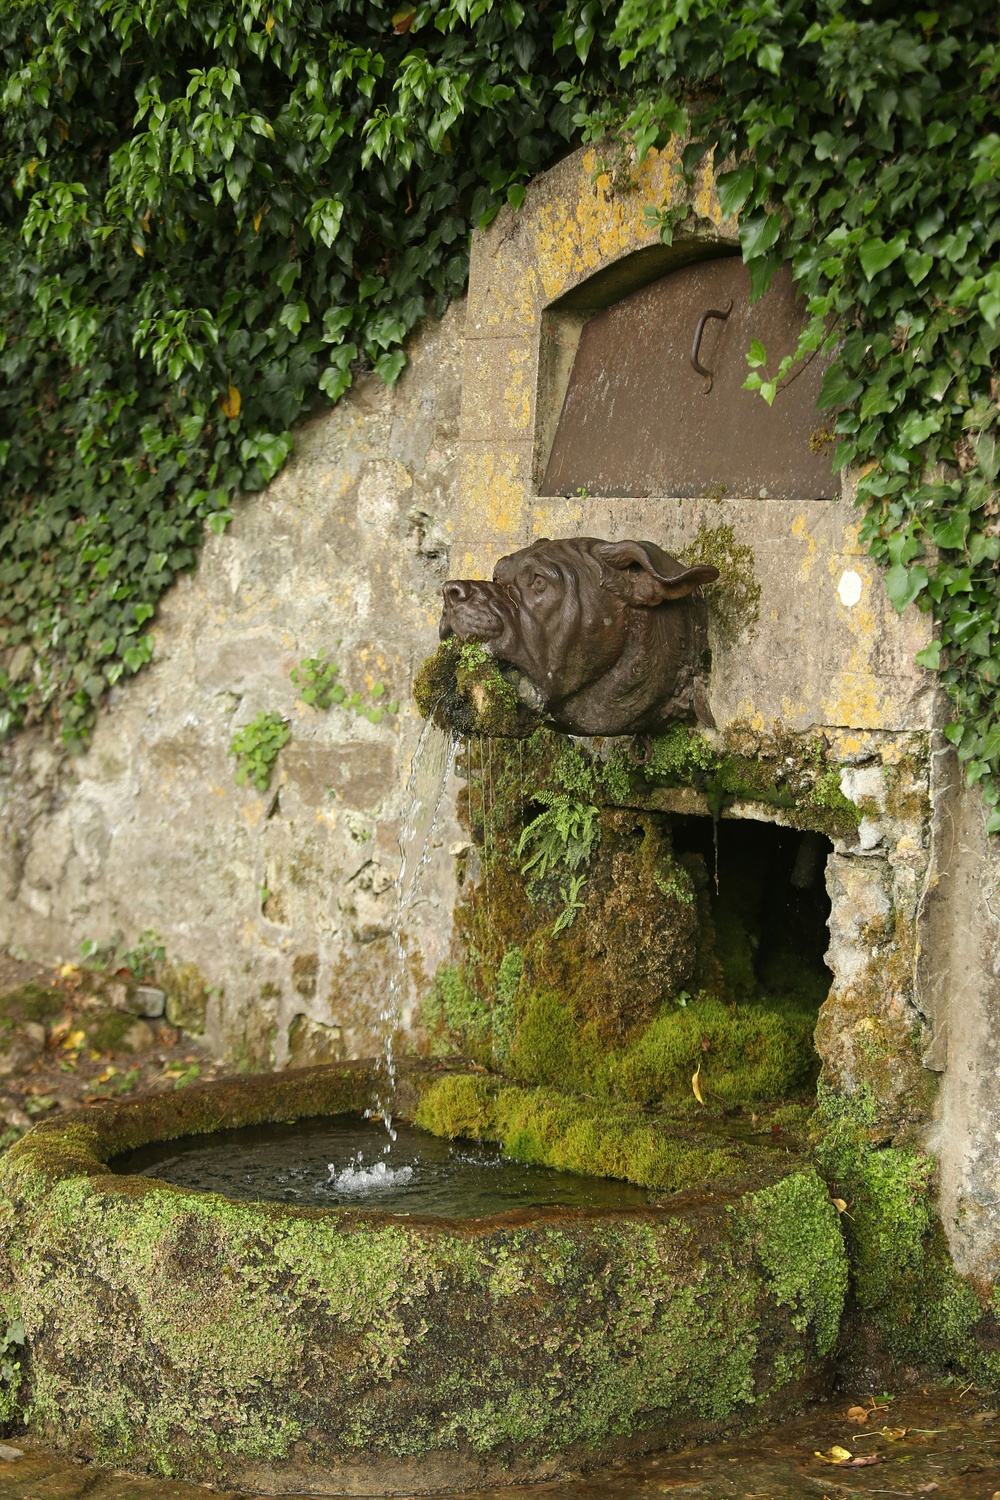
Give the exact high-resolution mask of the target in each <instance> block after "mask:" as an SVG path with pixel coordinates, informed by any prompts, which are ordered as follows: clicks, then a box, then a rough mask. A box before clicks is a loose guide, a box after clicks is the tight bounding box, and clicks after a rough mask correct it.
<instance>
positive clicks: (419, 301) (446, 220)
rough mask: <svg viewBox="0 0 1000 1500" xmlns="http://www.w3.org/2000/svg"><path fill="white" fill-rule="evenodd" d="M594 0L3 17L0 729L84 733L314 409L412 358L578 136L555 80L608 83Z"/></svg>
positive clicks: (50, 11) (301, 4) (204, 5)
mask: <svg viewBox="0 0 1000 1500" xmlns="http://www.w3.org/2000/svg"><path fill="white" fill-rule="evenodd" d="M605 10H606V5H605V4H604V3H603V0H601V3H598V4H596V5H595V4H593V3H591V0H588V3H587V4H586V5H583V6H580V5H578V4H577V3H576V0H574V3H573V4H572V5H570V6H569V7H568V8H563V7H561V6H554V7H550V8H548V9H546V8H545V7H536V6H527V7H526V6H522V5H520V4H516V3H508V0H505V3H502V4H501V3H490V0H487V3H482V4H476V5H472V6H470V5H469V4H468V3H467V0H437V3H434V4H421V5H419V6H417V7H415V8H414V10H413V13H412V16H408V17H407V24H406V25H402V24H396V23H395V22H394V20H393V15H394V9H393V5H392V4H384V3H380V0H308V3H307V0H247V3H245V4H242V5H240V6H237V7H230V8H229V9H225V8H222V9H220V8H219V7H218V6H217V5H215V4H214V3H210V0H191V3H186V4H184V5H182V6H180V7H176V6H173V5H170V4H167V3H160V0H154V3H150V4H142V5H140V4H138V3H137V0H80V3H78V4H69V3H66V4H59V5H54V6H53V5H43V4H41V3H40V0H27V3H23V0H17V3H8V4H6V5H4V6H3V7H2V10H0V101H2V125H0V157H2V159H0V201H2V210H3V211H2V214H0V258H2V261H3V265H4V278H3V286H2V290H0V464H2V466H3V491H2V499H0V558H2V562H0V652H2V653H6V656H5V658H4V666H3V667H2V669H0V734H3V733H5V732H7V731H9V730H10V729H11V728H13V727H16V726H18V725H19V724H21V723H25V722H33V721H35V720H38V719H39V718H41V717H43V716H45V715H47V716H48V717H49V718H51V719H52V720H53V721H54V722H55V723H57V724H58V727H59V729H60V731H61V733H62V737H63V740H64V742H65V743H66V744H67V745H68V746H70V747H76V746H79V745H80V744H81V743H82V742H83V741H84V739H85V738H86V735H87V733H88V731H89V729H90V726H91V725H92V723H93V720H94V715H95V712H96V707H97V705H98V704H99V703H100V701H101V699H102V698H103V697H104V695H105V694H106V692H107V690H108V688H109V686H112V685H113V684H114V683H116V682H118V681H119V680H120V679H121V678H122V677H123V675H126V674H128V673H132V672H135V671H138V670H139V669H140V667H141V666H142V665H143V664H144V663H145V662H146V661H148V660H149V659H150V657H151V656H152V653H153V647H154V640H153V636H152V634H150V633H149V630H148V622H149V621H150V620H151V619H152V617H153V615H154V612H155V608H156V604H157V601H158V599H159V598H160V596H161V595H162V593H163V591H164V589H166V588H167V587H168V586H169V584H170V583H171V582H172V580H173V579H174V578H175V577H176V576H177V574H178V573H180V572H183V571H184V570H186V569H189V568H191V567H193V566H194V564H195V562H196V559H197V554H198V549H199V547H200V545H201V542H202V538H203V536H204V533H205V528H206V526H208V527H210V528H211V529H212V530H213V531H215V532H218V533H221V532H222V531H224V530H225V528H226V525H227V524H228V522H229V520H230V519H231V516H232V504H233V501H234V498H235V496H236V494H237V492H238V491H242V492H253V491H256V490H259V489H261V487H262V486H263V485H265V484H267V482H268V481H269V480H270V479H271V477H272V476H273V475H274V474H275V473H276V472H277V471H278V470H279V469H280V468H281V466H282V464H283V463H284V461H285V459H286V458H287V456H288V454H289V452H290V451H291V447H292V437H291V431H290V429H291V427H292V424H293V423H294V421H295V420H296V418H298V417H299V416H301V415H303V414H306V413H308V412H309V411H310V410H311V409H312V408H313V407H314V405H316V404H317V403H318V402H322V401H324V400H325V401H336V400H337V399H338V398H339V397H340V395H342V393H343V392H344V391H345V390H346V389H347V388H348V387H349V386H350V384H351V382H352V380H353V379H354V378H355V376H356V375H357V374H358V373H359V372H363V371H367V370H374V371H375V372H376V373H377V374H378V375H379V376H380V377H381V379H383V380H384V381H386V382H387V383H390V384H391V383H392V382H393V381H394V380H396V379H397V378H398V376H399V374H400V372H401V370H402V369H403V367H404V365H405V363H406V356H405V353H404V350H403V344H404V340H405V338H406V336H407V334H408V333H409V332H410V330H411V329H412V328H413V327H414V326H415V325H416V323H417V322H418V321H419V319H420V318H421V317H423V316H424V315H425V314H427V313H432V312H438V313H440V312H441V310H442V309H443V307H444V306H445V305H446V303H447V302H448V300H449V299H450V298H451V297H453V296H454V295H456V293H458V292H460V291H461V290H462V289H463V287H464V285H465V279H466V273H467V266H468V241H469V231H470V228H471V227H472V226H473V225H474V224H476V223H480V222H484V221H487V220H488V219H490V218H491V217H492V216H493V215H494V214H495V213H496V212H497V210H498V208H499V207H500V205H501V204H502V203H503V202H504V200H505V199H507V200H509V201H510V202H512V203H514V204H515V205H516V204H518V203H519V202H520V201H521V199H522V198H523V196H524V187H523V183H524V181H525V179H526V178H527V177H528V176H529V175H530V174H531V173H532V172H535V171H537V170H538V169H539V168H541V167H544V166H545V165H546V164H547V163H548V162H549V161H551V160H552V159H553V157H554V155H556V154H557V153H558V152H559V151H560V150H562V149H564V147H565V143H566V142H567V141H568V140H570V138H571V137H572V135H573V132H574V129H575V126H574V106H573V105H572V103H571V102H570V101H568V100H566V99H564V98H563V97H562V89H561V85H560V80H561V79H563V78H566V77H569V76H572V77H574V78H576V79H577V80H579V81H580V82H582V83H583V84H584V85H585V86H587V87H588V88H589V87H591V86H596V87H598V88H604V87H607V86H608V85H609V84H610V82H611V79H612V76H613V74H614V71H615V67H616V62H615V59H614V58H613V57H612V56H611V55H610V54H608V53H607V52H606V51H604V50H603V49H602V48H601V47H600V46H592V43H593V42H594V40H595V29H596V27H597V26H599V25H600V24H602V21H603V18H604V14H605ZM574 17H575V18H576V19H575V21H574V20H573V19H572V18H574ZM584 17H587V18H588V19H586V20H584V19H583V18H584ZM577 23H578V24H577Z"/></svg>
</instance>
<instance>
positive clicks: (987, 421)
mask: <svg viewBox="0 0 1000 1500" xmlns="http://www.w3.org/2000/svg"><path fill="white" fill-rule="evenodd" d="M610 46H611V47H612V48H613V49H615V50H617V52H618V54H619V57H620V60H621V62H622V64H623V65H624V66H626V67H628V68H631V69H632V72H631V75H630V84H629V88H630V98H629V101H628V105H627V106H625V105H623V101H622V100H621V98H619V97H615V96H614V95H610V94H609V95H607V96H606V97H605V98H604V99H602V100H600V101H596V102H595V101H594V100H593V99H592V98H588V96H587V95H586V92H585V90H583V89H582V88H578V89H576V90H575V95H576V98H577V100H578V103H579V106H580V115H579V118H580V120H581V123H582V124H585V125H586V128H587V131H588V133H589V134H590V136H591V137H592V138H594V137H603V136H604V135H605V134H606V133H607V132H609V131H617V132H618V133H619V135H620V136H622V137H623V138H625V139H626V140H628V141H633V140H634V142H635V144H636V149H637V151H638V154H639V156H640V158H641V156H642V155H643V154H644V153H645V151H647V150H648V149H649V148H650V147H654V146H656V147H660V146H663V145H665V144H666V143H667V141H668V140H669V139H670V138H671V137H672V136H674V135H682V136H685V137H686V138H687V139H686V144H685V147H684V150H683V154H682V158H681V162H680V168H681V172H682V174H685V175H688V176H690V174H691V172H692V171H693V169H694V168H695V167H696V166H697V164H698V163H699V162H700V161H701V160H702V159H703V158H704V157H705V156H706V155H707V154H709V153H714V160H715V162H716V166H717V168H718V167H722V168H723V170H722V171H721V173H720V175H719V177H718V191H719V200H720V204H721V207H722V210H723V212H724V213H725V214H727V215H729V214H732V213H738V214H739V235H740V244H741V246H742V251H743V258H744V261H745V262H746V264H747V267H748V269H749V273H750V277H751V281H752V285H753V291H754V293H755V295H758V296H759V295H761V294H762V293H763V292H764V291H765V290H766V288H767V286H768V284H769V282H770V279H771V277H772V275H773V274H774V271H775V270H776V268H777V266H778V265H779V264H780V262H781V261H782V260H784V259H790V260H791V262H792V267H793V271H794V275H795V278H796V280H797V282H798V288H799V290H800V292H801V293H802V295H803V296H804V297H805V298H806V300H807V306H808V318H807V320H806V323H805V326H804V328H803V330H802V335H801V339H800V342H799V348H798V351H797V354H796V355H795V356H793V357H792V358H789V359H787V360H784V361H782V363H781V365H780V367H779V368H778V369H776V370H773V371H769V370H768V368H767V363H766V351H765V350H763V349H761V348H759V347H758V348H755V349H752V350H749V351H748V356H749V358H748V365H749V367H750V368H749V373H748V379H747V386H748V388H749V389H756V390H759V391H760V392H761V394H762V395H763V396H764V398H765V399H767V400H769V401H773V399H774V395H775V392H776V389H777V386H778V383H779V382H780V381H781V380H783V379H784V378H785V377H786V376H787V375H788V374H789V372H790V370H791V369H792V366H793V363H794V360H795V359H796V358H801V357H803V356H804V355H806V354H808V353H810V352H811V351H814V350H816V349H818V348H820V347H826V348H827V349H835V350H836V359H835V360H834V362H833V363H832V364H831V366H830V368H829V370H828V372H827V374H826V377H825V380H824V382H823V389H822V395H821V402H820V404H821V406H822V407H823V408H826V409H828V410H830V411H831V412H834V413H836V416H835V419H834V423H833V425H834V428H835V434H836V437H837V444H836V451H835V455H834V467H835V468H842V467H844V466H845V465H847V464H855V465H858V466H859V467H860V472H861V479H860V483H859V485H858V488H857V499H858V503H859V505H860V506H861V507H862V510H863V525H862V532H861V535H862V539H863V541H864V542H865V543H866V544H867V546H868V548H869V550H870V551H871V553H872V554H873V555H874V556H875V557H876V558H877V559H878V560H879V561H880V562H882V563H883V564H884V565H885V566H886V568H887V572H886V575H885V581H886V587H887V589H888V593H889V598H890V600H891V601H892V603H893V605H894V606H895V608H896V609H897V610H898V611H899V612H900V613H902V612H903V610H904V609H905V608H906V607H907V606H908V605H911V604H915V605H916V606H917V607H918V608H920V609H922V610H925V611H931V612H933V616H934V619H935V621H936V622H937V627H938V628H937V631H936V634H935V639H934V641H933V643H932V644H931V645H930V646H928V647H927V648H926V649H925V650H923V651H921V652H920V653H919V655H918V658H917V659H918V661H919V662H920V664H921V665H923V666H925V667H930V668H934V669H937V670H938V671H939V672H940V674H941V679H942V681H943V683H944V684H945V687H946V688H947V691H948V693H949V695H950V697H951V700H952V703H953V705H954V711H955V712H954V721H953V722H952V723H950V724H949V725H948V726H947V727H946V729H945V733H946V735H947V736H948V738H949V739H950V740H951V742H952V743H953V744H954V745H955V746H956V748H957V750H958V755H959V758H960V759H961V760H962V761H963V762H964V763H965V767H966V772H967V776H968V780H969V782H970V783H979V784H980V785H981V787H982V791H983V796H984V799H985V801H986V804H987V806H988V807H989V809H990V813H989V821H988V828H989V830H990V832H992V833H996V832H1000V805H998V804H1000V785H998V775H1000V589H998V586H997V572H998V562H1000V495H998V490H997V478H998V470H1000V453H998V450H997V437H998V418H1000V405H998V387H997V349H998V346H1000V258H998V250H997V244H998V240H1000V83H998V81H1000V51H998V12H997V9H996V7H995V6H993V7H988V6H981V5H977V4H975V3H971V4H969V3H963V0H959V3H953V4H939V5H937V6H936V7H935V8H934V9H930V8H928V9H926V10H914V11H912V12H911V11H909V10H908V8H906V7H901V6H899V5H897V4H894V3H891V0H847V3H832V0H751V3H733V0H666V3H664V0H624V3H623V4H622V5H621V7H620V9H619V11H618V14H617V18H616V24H615V29H614V33H613V35H612V37H611V39H610ZM661 226H662V227H661V233H662V234H663V236H664V237H665V238H669V236H670V235H671V234H672V233H673V228H674V223H673V218H672V217H671V216H670V215H669V211H668V212H667V213H665V214H662V215H661Z"/></svg>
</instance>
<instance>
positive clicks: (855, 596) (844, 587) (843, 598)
mask: <svg viewBox="0 0 1000 1500" xmlns="http://www.w3.org/2000/svg"><path fill="white" fill-rule="evenodd" d="M863 587H864V585H863V583H862V579H861V574H860V573H855V571H854V569H853V568H848V569H847V571H846V573H841V575H840V582H839V583H838V584H837V594H838V596H839V598H840V602H841V604H842V605H843V606H844V608H845V609H852V608H853V606H854V605H855V604H857V602H858V600H859V599H860V598H861V591H862V588H863Z"/></svg>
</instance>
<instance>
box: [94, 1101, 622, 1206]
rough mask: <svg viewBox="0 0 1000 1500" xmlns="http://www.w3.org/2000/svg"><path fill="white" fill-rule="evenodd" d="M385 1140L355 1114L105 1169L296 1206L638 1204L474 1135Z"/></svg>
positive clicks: (203, 1143)
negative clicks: (508, 1154) (515, 1158)
mask: <svg viewBox="0 0 1000 1500" xmlns="http://www.w3.org/2000/svg"><path fill="white" fill-rule="evenodd" d="M395 1132H396V1137H395V1140H390V1139H389V1138H388V1137H387V1136H386V1132H385V1128H384V1126H382V1125H381V1124H379V1123H377V1122H375V1121H368V1120H365V1119H363V1118H362V1117H361V1116H359V1115H337V1116H334V1117H332V1118H330V1117H327V1118H321V1119H312V1120H298V1121H296V1122H295V1123H293V1124H286V1125H260V1126H256V1125H255V1126H246V1127H244V1128H243V1129H241V1130H220V1131H218V1132H216V1133H215V1134H213V1135H202V1136H186V1137H184V1138H183V1139H181V1140H177V1141H158V1142H156V1143H154V1144H153V1145H150V1146H141V1147H139V1149H138V1150H136V1151H129V1152H126V1153H124V1154H123V1155H121V1156H118V1157H115V1158H114V1159H113V1160H112V1161H110V1162H109V1163H108V1166H109V1167H110V1168H111V1170H112V1171H113V1172H118V1173H137V1174H140V1175H142V1176H144V1177H156V1178H159V1179H161V1180H162V1181H165V1182H171V1183H174V1184H175V1185H176V1186H177V1187H186V1188H196V1189H199V1190H200V1191H202V1192H208V1193H223V1194H224V1195H225V1196H226V1197H227V1198H240V1199H244V1200H250V1201H255V1200H261V1199H264V1200H268V1201H271V1202H279V1203H287V1204H289V1205H294V1206H297V1207H301V1208H355V1209H359V1208H367V1209H381V1210H386V1211H389V1212H392V1213H402V1214H411V1213H412V1214H441V1215H446V1216H448V1217H451V1218H477V1217H482V1216H484V1215H487V1214H496V1213H504V1212H505V1211H507V1210H508V1209H512V1208H540V1207H545V1206H548V1205H562V1206H564V1207H569V1208H642V1207H644V1206H645V1205H646V1204H647V1203H648V1202H649V1194H648V1193H646V1192H645V1191H644V1189H642V1188H637V1187H633V1186H632V1185H631V1184H630V1183H627V1182H615V1181H611V1180H609V1179H606V1178H600V1177H578V1176H576V1175H575V1174H574V1173H572V1172H556V1171H552V1170H551V1169H550V1168H548V1167H531V1166H525V1165H524V1164H523V1163H521V1162H516V1161H511V1160H510V1159H509V1158H508V1157H505V1156H503V1155H502V1153H501V1152H500V1151H499V1150H498V1149H497V1148H496V1147H493V1146H488V1145H482V1144H480V1143H478V1142H476V1141H442V1140H439V1139H438V1137H437V1136H433V1135H430V1134H428V1132H427V1131H425V1130H418V1129H417V1128H416V1127H415V1126H412V1125H403V1124H397V1125H396V1126H395Z"/></svg>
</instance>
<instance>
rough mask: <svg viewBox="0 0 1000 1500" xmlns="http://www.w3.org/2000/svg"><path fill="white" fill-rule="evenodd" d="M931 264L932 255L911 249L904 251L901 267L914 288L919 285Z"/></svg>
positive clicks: (932, 261) (932, 260)
mask: <svg viewBox="0 0 1000 1500" xmlns="http://www.w3.org/2000/svg"><path fill="white" fill-rule="evenodd" d="M933 264H934V257H933V255H927V254H924V253H921V251H919V250H912V249H911V250H907V251H905V252H904V254H903V265H904V266H905V267H906V274H907V276H909V278H910V280H911V281H912V282H913V285H914V286H919V285H920V283H921V282H922V281H923V279H924V277H925V276H926V275H927V273H928V272H929V270H930V268H931V266H932V265H933Z"/></svg>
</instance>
